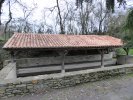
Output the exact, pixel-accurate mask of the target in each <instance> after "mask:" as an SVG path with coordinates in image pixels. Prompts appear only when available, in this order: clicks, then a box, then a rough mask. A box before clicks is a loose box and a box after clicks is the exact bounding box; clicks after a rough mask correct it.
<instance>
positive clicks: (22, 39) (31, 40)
mask: <svg viewBox="0 0 133 100" xmlns="http://www.w3.org/2000/svg"><path fill="white" fill-rule="evenodd" d="M122 45H123V43H122V41H121V40H120V39H118V38H114V37H111V36H98V35H59V34H23V33H15V34H14V35H13V36H12V37H11V38H10V39H9V40H8V41H7V43H6V44H5V45H4V47H3V48H4V49H20V48H72V47H74V48H79V47H90V48H93V47H119V46H122Z"/></svg>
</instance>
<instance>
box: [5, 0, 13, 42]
mask: <svg viewBox="0 0 133 100" xmlns="http://www.w3.org/2000/svg"><path fill="white" fill-rule="evenodd" d="M8 5H9V20H8V21H7V22H6V24H5V29H4V34H5V40H6V39H7V36H6V35H7V34H6V33H7V27H8V24H9V23H10V22H11V20H12V12H11V4H10V0H9V1H8Z"/></svg>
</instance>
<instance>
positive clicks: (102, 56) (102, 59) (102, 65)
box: [101, 50, 104, 68]
mask: <svg viewBox="0 0 133 100" xmlns="http://www.w3.org/2000/svg"><path fill="white" fill-rule="evenodd" d="M101 67H102V68H103V67H104V50H101Z"/></svg>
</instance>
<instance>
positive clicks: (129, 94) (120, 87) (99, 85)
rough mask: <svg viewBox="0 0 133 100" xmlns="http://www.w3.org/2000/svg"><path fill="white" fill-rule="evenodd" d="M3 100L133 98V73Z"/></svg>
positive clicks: (128, 99) (121, 99)
mask: <svg viewBox="0 0 133 100" xmlns="http://www.w3.org/2000/svg"><path fill="white" fill-rule="evenodd" d="M1 100H133V75H127V76H122V77H117V78H114V79H108V80H104V81H98V82H93V83H86V84H82V85H78V86H74V87H68V88H63V89H56V90H50V91H48V92H46V93H40V94H30V95H23V96H16V97H12V98H7V99H1Z"/></svg>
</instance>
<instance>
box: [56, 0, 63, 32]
mask: <svg viewBox="0 0 133 100" xmlns="http://www.w3.org/2000/svg"><path fill="white" fill-rule="evenodd" d="M56 3H57V8H58V15H59V19H60V31H61V32H60V33H61V34H65V32H64V27H63V22H62V17H61V11H60V6H59V0H56Z"/></svg>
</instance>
